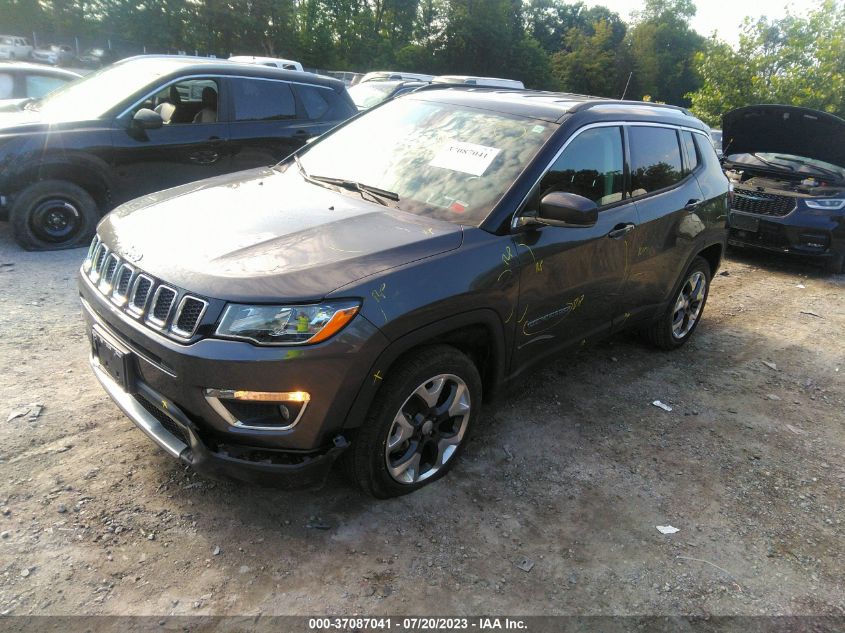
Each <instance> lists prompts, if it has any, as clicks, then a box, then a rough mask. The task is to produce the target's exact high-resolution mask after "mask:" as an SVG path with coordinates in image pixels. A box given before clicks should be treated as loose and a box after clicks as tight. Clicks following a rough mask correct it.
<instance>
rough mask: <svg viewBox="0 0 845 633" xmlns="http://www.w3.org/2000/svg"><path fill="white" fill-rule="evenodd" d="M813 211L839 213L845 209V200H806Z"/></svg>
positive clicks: (805, 202)
mask: <svg viewBox="0 0 845 633" xmlns="http://www.w3.org/2000/svg"><path fill="white" fill-rule="evenodd" d="M804 204H806V205H807V206H808V207H810V208H811V209H820V210H822V211H839V209H841V208H843V207H845V200H843V199H841V198H838V199H837V198H824V199H821V200H804Z"/></svg>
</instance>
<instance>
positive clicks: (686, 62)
mask: <svg viewBox="0 0 845 633" xmlns="http://www.w3.org/2000/svg"><path fill="white" fill-rule="evenodd" d="M694 15H695V4H694V2H693V0H645V2H644V4H643V5H642V8H641V9H640V11H639V12H637V13H635V14H634V17H633V20H632V21H631V23H630V24H626V23H625V22H624V21H623V20H622V19H621V18H620V17H619V15H618V14H616V13H614V12H612V11H610V10H609V9H607V8H606V7H603V6H590V7H588V6H587V5H586V4H585V3H584V2H580V1H576V2H567V1H565V0H0V19H2V22H3V29H2V30H4V31H6V32H14V33H20V34H22V35H26V34H29V33H31V32H33V31H36V32H39V33H41V34H42V36H40V37H39V40H40V41H41V43H46V42H44V41H43V40H45V39H47V38H50V39H53V40H55V41H58V42H62V41H64V42H67V43H73V38H74V37H80V38H86V41H89V42H91V43H94V42H97V43H99V44H100V45H103V44H105V42H106V41H111V42H113V44H114V46H115V47H116V48H117V49H118V50H119V52H121V53H124V54H131V53H139V52H141V51H142V50H146V51H147V52H170V53H174V52H177V51H185V52H188V53H193V52H194V51H198V52H199V53H200V54H208V53H214V54H216V55H217V56H228V55H230V54H242V55H243V54H255V55H271V56H278V57H288V58H293V59H298V60H300V61H301V62H302V63H303V64H304V65H305V66H306V67H311V68H322V69H335V70H356V71H368V70H375V69H398V70H407V71H416V72H428V73H432V74H444V73H447V74H477V75H488V76H496V77H506V78H513V79H521V80H522V81H523V82H525V84H526V85H528V86H530V87H534V88H545V89H555V90H564V91H569V92H576V93H585V94H594V95H599V96H608V97H619V96H621V95H622V92H623V91H624V90H625V89H626V86H627V93H626V95H627V97H628V98H631V99H641V98H644V97H645V96H647V95H648V96H649V98H651V99H653V100H655V101H664V102H667V103H674V104H678V105H689V104H690V103H692V106H693V107H694V109H695V111H696V113H698V114H699V115H700V116H702V117H703V118H704V119H705V120H707V121H708V122H710V123H716V122H717V121H718V119H719V117H720V116H721V114H722V112H724V111H725V110H727V109H730V108H732V107H737V106H739V105H745V104H748V103H755V102H772V101H777V102H781V103H795V104H800V105H807V106H810V107H817V108H821V109H824V110H827V111H830V112H837V113H840V114H843V109H845V103H843V101H845V78H843V75H845V72H843V67H844V66H845V41H843V38H845V5H843V0H820V4H819V5H818V7H817V9H816V10H814V11H812V12H811V13H809V14H808V15H806V16H794V15H789V16H787V17H786V18H784V19H782V20H766V19H761V20H758V21H756V22H747V23H746V24H745V27H744V32H743V34H742V36H741V39H740V44H739V48H738V49H737V50H734V49H732V48H731V47H730V46H728V45H727V44H725V43H724V42H720V41H718V40H716V39H713V38H711V39H709V40H708V39H705V38H703V37H702V36H700V35H699V34H698V33H696V32H695V31H694V30H693V29H692V28H691V27H690V20H691V19H692V17H693V16H694Z"/></svg>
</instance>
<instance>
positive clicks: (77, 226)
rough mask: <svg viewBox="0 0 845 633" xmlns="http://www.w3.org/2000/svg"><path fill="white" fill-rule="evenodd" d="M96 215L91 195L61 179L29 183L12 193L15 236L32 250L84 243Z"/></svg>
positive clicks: (90, 235) (86, 241)
mask: <svg viewBox="0 0 845 633" xmlns="http://www.w3.org/2000/svg"><path fill="white" fill-rule="evenodd" d="M99 218H100V213H99V211H98V209H97V204H96V202H94V199H93V198H92V197H91V195H90V194H89V193H88V192H87V191H85V190H84V189H83V188H82V187H79V186H78V185H75V184H73V183H70V182H66V181H63V180H43V181H40V182H36V183H34V184H32V185H30V186H29V187H27V188H26V189H24V190H23V191H22V192H20V193H19V194H17V196H15V199H14V203H13V205H12V213H11V222H12V230H13V232H14V236H15V239H16V240H17V241H18V243H19V244H20V245H21V246H23V247H24V248H25V249H27V250H33V251H35V250H56V249H60V248H76V247H79V246H85V245H86V244H87V243H88V242H90V241H91V238H92V236H93V234H94V229H95V228H96V225H97V220H99Z"/></svg>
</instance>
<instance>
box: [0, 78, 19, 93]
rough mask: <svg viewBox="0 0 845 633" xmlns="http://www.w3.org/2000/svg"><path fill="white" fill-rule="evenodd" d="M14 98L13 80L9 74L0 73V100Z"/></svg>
mask: <svg viewBox="0 0 845 633" xmlns="http://www.w3.org/2000/svg"><path fill="white" fill-rule="evenodd" d="M14 96H15V78H14V76H13V75H11V74H10V73H0V99H11V98H12V97H14Z"/></svg>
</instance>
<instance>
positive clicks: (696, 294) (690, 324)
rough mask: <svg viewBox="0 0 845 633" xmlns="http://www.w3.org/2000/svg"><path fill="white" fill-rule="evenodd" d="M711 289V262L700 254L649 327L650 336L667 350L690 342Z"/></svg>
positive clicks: (656, 343)
mask: <svg viewBox="0 0 845 633" xmlns="http://www.w3.org/2000/svg"><path fill="white" fill-rule="evenodd" d="M709 293H710V265H709V264H708V263H707V261H706V260H705V259H703V258H702V257H696V258H695V259H694V260H692V264H690V267H689V269H687V272H686V273H684V276H683V279H682V281H681V284H680V287H679V289H678V293H677V295H675V298H674V299H673V300H672V302H671V303H670V304H669V307H668V308H667V309H666V311H665V312H664V313H663V316H661V317H660V318H659V319H658V320H657V321H655V322H654V323H652V324H651V325H650V326H649V327H648V328H646V330H645V334H646V337H647V338H648V339H649V340H650V341H651V342H652V343H653V344H655V345H656V346H657V347H660V348H661V349H666V350H671V349H676V348H678V347H680V346H681V345H683V344H684V343H686V342H687V341H688V340H689V338H690V336H692V333H693V332H695V328H697V327H698V324H699V322H700V321H701V315H702V313H703V312H704V304H706V303H707V296H708V294H709Z"/></svg>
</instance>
